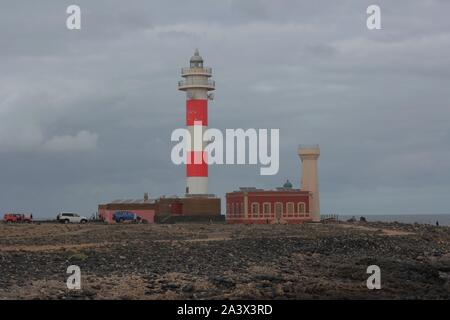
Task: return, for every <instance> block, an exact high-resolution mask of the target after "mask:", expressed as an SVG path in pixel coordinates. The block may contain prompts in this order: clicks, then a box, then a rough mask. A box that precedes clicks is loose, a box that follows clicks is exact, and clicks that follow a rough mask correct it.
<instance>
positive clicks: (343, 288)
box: [0, 223, 450, 299]
mask: <svg viewBox="0 0 450 320" xmlns="http://www.w3.org/2000/svg"><path fill="white" fill-rule="evenodd" d="M373 264H375V265H378V266H379V267H380V268H381V285H382V288H381V290H368V289H367V287H366V280H367V278H368V277H369V275H368V274H367V273H366V269H367V267H368V266H369V265H373ZM69 265H77V266H79V267H80V268H81V274H82V276H81V277H82V288H81V290H68V289H67V287H66V280H67V277H68V276H69V275H68V274H66V270H67V267H68V266H69ZM17 298H19V299H222V298H225V299H381V298H384V299H403V298H407V299H416V298H419V299H449V298H450V228H449V227H434V226H425V225H406V224H397V223H389V224H384V223H352V224H350V223H339V224H337V223H333V224H331V223H330V224H305V225H261V226H257V225H250V226H246V225H225V224H203V225H200V224H183V225H178V224H175V225H103V224H86V225H60V224H41V225H37V224H32V225H3V224H2V225H0V299H17Z"/></svg>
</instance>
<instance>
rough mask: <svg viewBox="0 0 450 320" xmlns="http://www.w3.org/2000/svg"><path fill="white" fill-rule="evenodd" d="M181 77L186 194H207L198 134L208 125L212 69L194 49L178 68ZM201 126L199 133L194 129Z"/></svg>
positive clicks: (203, 154)
mask: <svg viewBox="0 0 450 320" xmlns="http://www.w3.org/2000/svg"><path fill="white" fill-rule="evenodd" d="M181 76H182V77H183V78H184V80H181V81H179V82H178V90H182V91H185V92H186V126H187V128H188V130H189V133H190V134H191V145H190V146H187V157H188V159H187V164H186V194H187V195H206V194H208V164H207V163H206V162H205V159H206V155H205V151H204V150H205V146H206V143H205V142H203V137H202V133H204V132H205V131H206V129H207V126H208V100H212V98H213V96H212V94H210V93H208V92H209V91H212V90H214V89H215V83H214V81H212V80H211V79H210V78H211V76H212V69H211V68H207V67H204V66H203V58H202V57H201V56H200V54H199V52H198V50H195V53H194V55H193V56H192V57H191V60H190V67H189V68H183V69H181ZM194 125H195V127H197V128H199V127H200V126H201V128H202V130H201V132H200V131H199V130H198V129H196V130H194Z"/></svg>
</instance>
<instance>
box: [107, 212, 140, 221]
mask: <svg viewBox="0 0 450 320" xmlns="http://www.w3.org/2000/svg"><path fill="white" fill-rule="evenodd" d="M113 220H114V221H115V222H126V221H132V222H134V221H138V220H140V217H138V216H137V215H136V214H135V213H133V212H130V211H116V212H114V214H113Z"/></svg>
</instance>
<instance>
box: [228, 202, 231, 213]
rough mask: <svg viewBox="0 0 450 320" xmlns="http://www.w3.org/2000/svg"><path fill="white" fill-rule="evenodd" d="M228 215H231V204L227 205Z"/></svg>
mask: <svg viewBox="0 0 450 320" xmlns="http://www.w3.org/2000/svg"><path fill="white" fill-rule="evenodd" d="M227 213H228V214H231V211H230V203H227Z"/></svg>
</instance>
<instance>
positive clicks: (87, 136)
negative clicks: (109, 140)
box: [43, 131, 98, 152]
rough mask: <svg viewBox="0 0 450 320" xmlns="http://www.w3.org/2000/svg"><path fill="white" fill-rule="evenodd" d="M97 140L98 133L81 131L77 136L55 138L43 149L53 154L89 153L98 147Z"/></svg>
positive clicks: (45, 144) (47, 142) (46, 143)
mask: <svg viewBox="0 0 450 320" xmlns="http://www.w3.org/2000/svg"><path fill="white" fill-rule="evenodd" d="M97 140H98V134H97V133H91V132H89V131H80V132H78V133H77V134H76V135H75V136H70V135H64V136H54V137H52V138H51V139H50V140H48V141H46V142H45V143H44V145H43V149H44V150H46V151H51V152H78V151H88V150H94V149H95V148H96V147H97Z"/></svg>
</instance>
